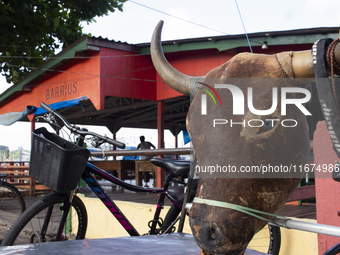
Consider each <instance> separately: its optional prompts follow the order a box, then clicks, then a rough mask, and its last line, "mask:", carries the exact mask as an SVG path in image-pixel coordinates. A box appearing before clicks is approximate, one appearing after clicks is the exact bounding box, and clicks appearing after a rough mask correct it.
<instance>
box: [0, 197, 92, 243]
mask: <svg viewBox="0 0 340 255" xmlns="http://www.w3.org/2000/svg"><path fill="white" fill-rule="evenodd" d="M64 201H65V196H64V195H63V194H59V193H51V194H49V195H46V196H43V197H42V198H40V199H39V200H38V201H37V202H35V203H34V204H33V205H32V206H31V207H29V208H28V209H27V210H26V211H25V212H24V213H23V214H22V215H21V216H20V217H19V218H18V220H17V221H16V222H15V223H14V224H13V227H12V228H11V229H10V230H9V231H8V232H7V234H6V236H5V238H4V239H3V241H2V243H1V246H6V245H18V244H29V243H37V242H50V241H55V240H54V238H55V236H56V232H57V230H58V227H59V225H60V218H61V215H62V205H63V203H64ZM50 206H54V209H53V212H52V216H51V219H50V221H49V225H48V229H47V232H46V236H45V238H44V240H42V239H43V238H42V237H41V236H40V233H41V232H40V231H41V227H42V225H43V222H44V219H45V216H46V211H47V209H48V208H49V207H50ZM68 219H70V221H72V222H71V223H70V224H68V223H69V222H65V227H64V231H63V234H62V239H63V240H62V241H66V240H75V239H84V238H85V234H86V228H87V212H86V208H85V205H84V204H83V202H82V201H81V200H80V198H78V197H77V196H74V197H73V200H72V204H71V208H70V216H69V217H68ZM62 224H64V223H62ZM73 226H75V227H74V228H75V229H76V231H73V230H72V227H73Z"/></svg>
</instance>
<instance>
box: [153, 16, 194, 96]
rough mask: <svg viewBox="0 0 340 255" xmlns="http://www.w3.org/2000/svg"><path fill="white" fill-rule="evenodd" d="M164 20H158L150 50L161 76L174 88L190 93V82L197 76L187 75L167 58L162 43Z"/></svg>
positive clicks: (185, 93)
mask: <svg viewBox="0 0 340 255" xmlns="http://www.w3.org/2000/svg"><path fill="white" fill-rule="evenodd" d="M163 23H164V22H163V20H161V21H160V22H158V24H157V26H156V28H155V30H154V32H153V35H152V39H151V45H150V51H151V59H152V62H153V65H154V66H155V68H156V70H157V72H158V74H159V75H160V76H161V78H162V79H163V80H164V81H165V82H166V83H167V84H168V85H169V86H170V87H171V88H173V89H174V90H176V91H178V92H180V93H182V94H184V95H188V96H189V95H190V82H191V81H192V80H193V79H195V78H196V77H193V76H189V75H185V74H183V73H181V72H179V71H178V70H176V69H175V68H173V67H172V66H171V65H170V64H169V62H168V61H167V60H166V58H165V56H164V54H163V51H162V43H161V33H162V28H163Z"/></svg>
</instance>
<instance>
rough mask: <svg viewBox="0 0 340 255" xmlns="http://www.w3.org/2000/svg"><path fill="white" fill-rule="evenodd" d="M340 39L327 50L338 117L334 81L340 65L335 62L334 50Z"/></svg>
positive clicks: (339, 112) (339, 70)
mask: <svg viewBox="0 0 340 255" xmlns="http://www.w3.org/2000/svg"><path fill="white" fill-rule="evenodd" d="M339 41H340V39H339V38H337V39H335V40H334V41H333V42H332V43H331V44H330V45H329V47H328V50H327V64H328V66H329V67H330V68H331V76H332V89H333V97H334V101H335V105H336V110H337V113H338V115H339V114H340V109H339V102H338V99H337V96H336V88H335V79H334V74H335V73H340V67H339V66H338V64H337V63H336V62H335V61H334V50H335V47H336V45H337V44H338V43H339Z"/></svg>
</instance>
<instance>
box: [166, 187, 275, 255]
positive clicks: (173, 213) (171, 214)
mask: <svg viewBox="0 0 340 255" xmlns="http://www.w3.org/2000/svg"><path fill="white" fill-rule="evenodd" d="M196 189H197V182H196V183H195V185H194V186H193V190H192V192H191V194H190V202H191V201H192V200H193V199H194V196H195V194H196ZM184 195H185V194H182V195H181V196H180V197H179V198H178V199H177V200H176V204H178V205H179V206H182V205H183V200H184ZM180 212H181V209H179V208H178V207H177V206H176V205H174V204H173V205H171V207H170V209H169V211H168V213H167V214H166V216H165V218H164V221H163V224H162V232H161V234H162V233H163V232H164V231H165V230H166V229H167V228H168V227H169V226H170V225H171V223H172V222H173V221H174V220H176V218H177V216H178V215H179V214H180ZM267 226H268V229H269V231H268V232H269V236H267V235H266V236H265V237H263V239H265V240H258V241H261V243H262V244H263V243H264V244H265V245H266V247H268V250H267V251H264V252H267V254H272V255H278V254H279V252H280V248H281V231H280V227H277V226H274V225H271V224H268V225H267ZM174 231H175V229H174V228H173V229H172V230H171V233H173V232H174ZM249 248H251V249H254V250H262V249H263V247H261V248H258V247H256V246H253V247H249Z"/></svg>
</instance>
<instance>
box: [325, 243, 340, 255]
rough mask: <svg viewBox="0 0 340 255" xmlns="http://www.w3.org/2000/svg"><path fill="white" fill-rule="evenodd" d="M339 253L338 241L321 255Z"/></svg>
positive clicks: (339, 245)
mask: <svg viewBox="0 0 340 255" xmlns="http://www.w3.org/2000/svg"><path fill="white" fill-rule="evenodd" d="M339 253H340V243H338V244H336V245H334V246H333V247H331V248H329V249H328V250H327V251H325V253H323V255H336V254H339Z"/></svg>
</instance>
